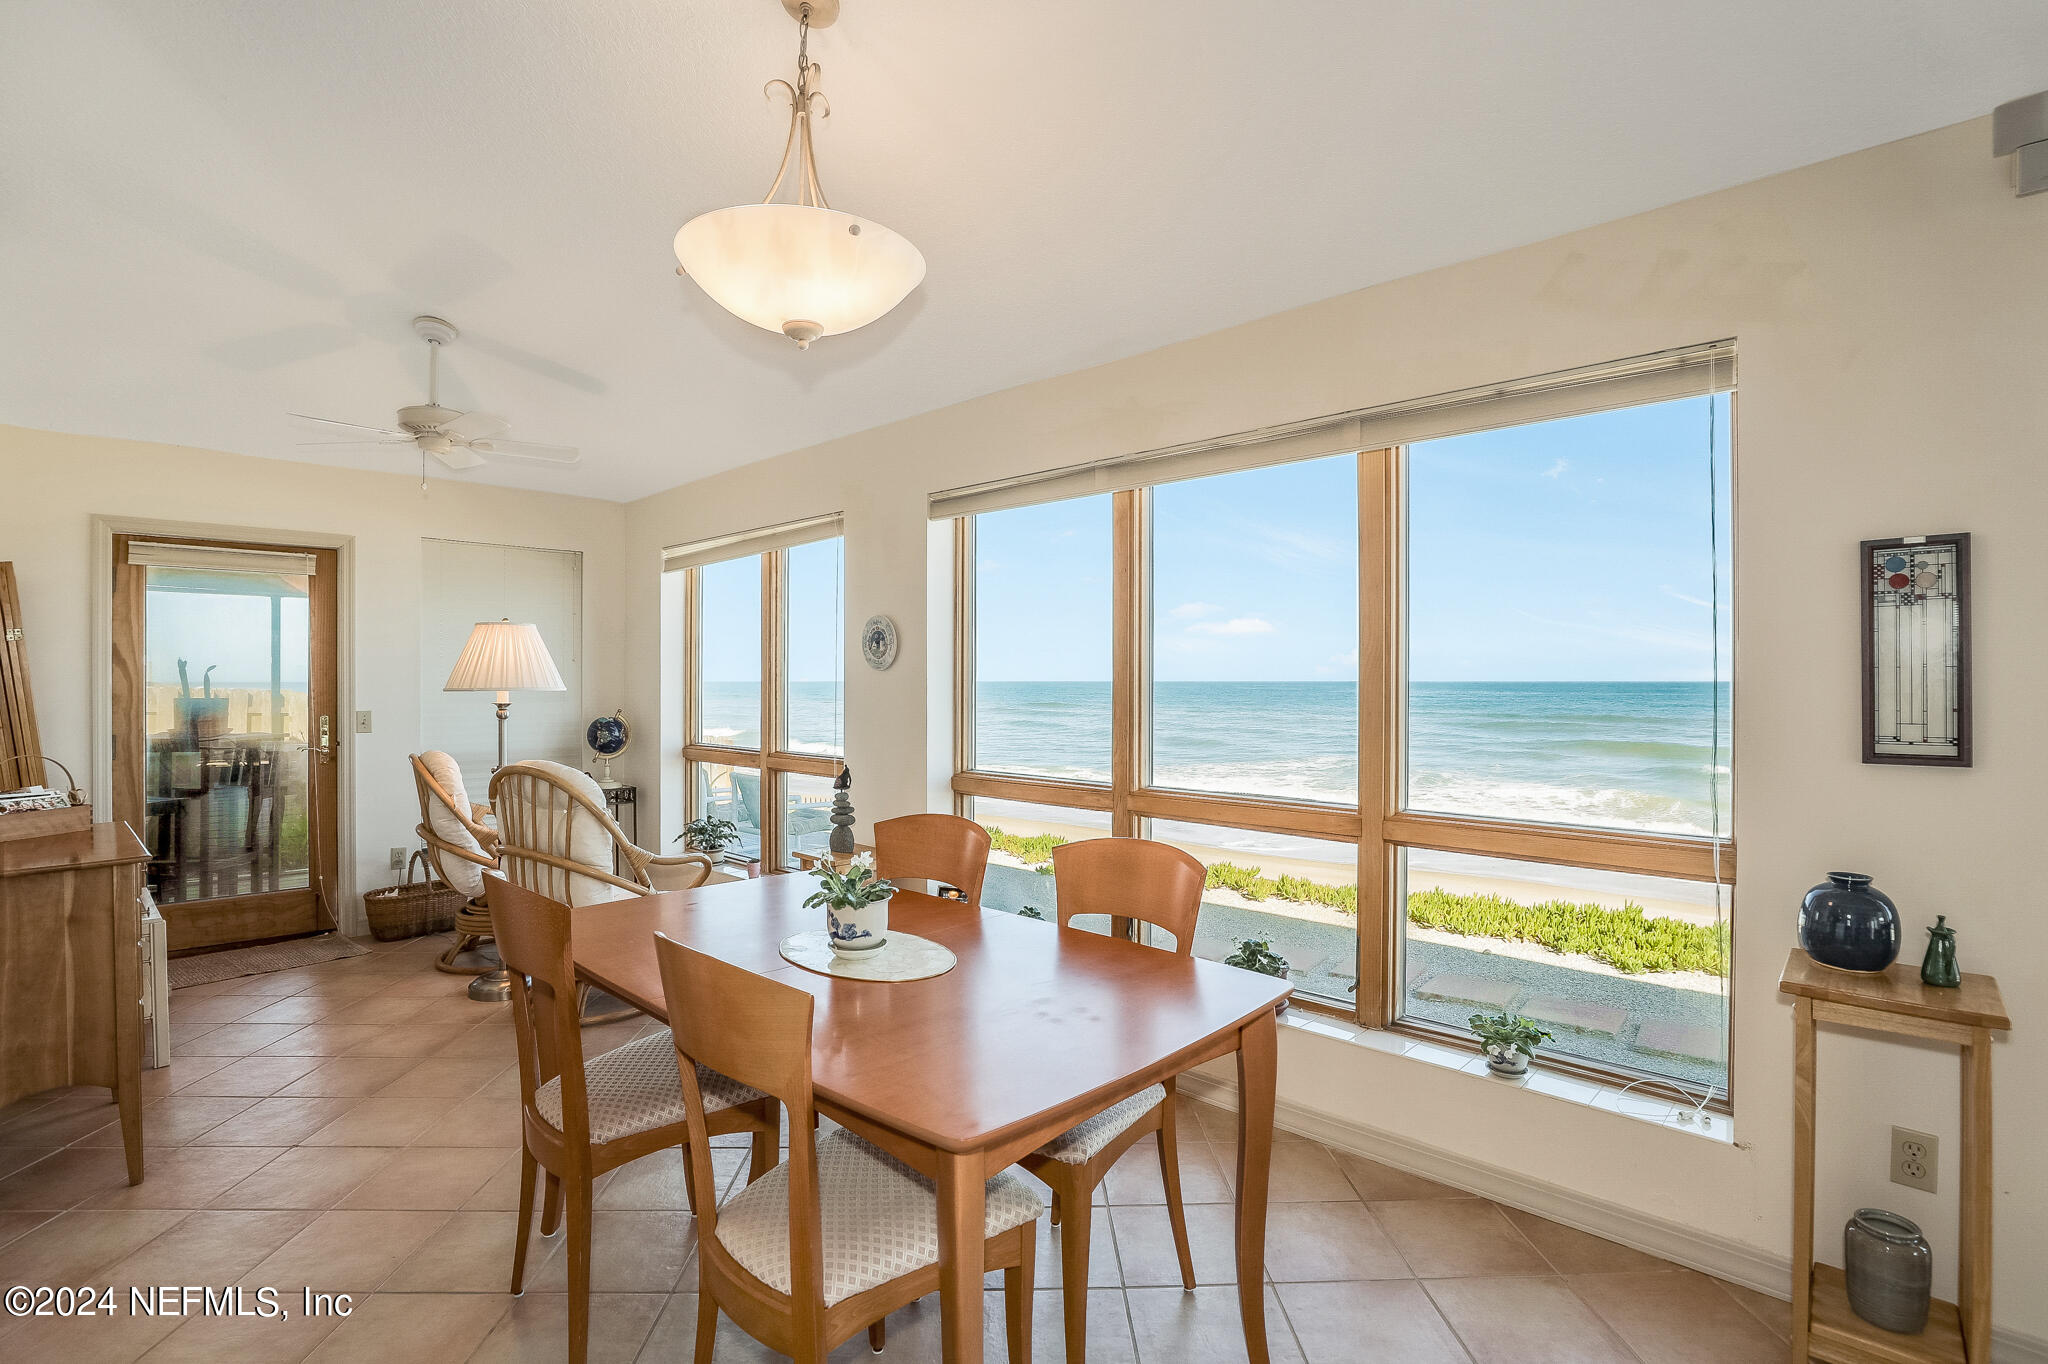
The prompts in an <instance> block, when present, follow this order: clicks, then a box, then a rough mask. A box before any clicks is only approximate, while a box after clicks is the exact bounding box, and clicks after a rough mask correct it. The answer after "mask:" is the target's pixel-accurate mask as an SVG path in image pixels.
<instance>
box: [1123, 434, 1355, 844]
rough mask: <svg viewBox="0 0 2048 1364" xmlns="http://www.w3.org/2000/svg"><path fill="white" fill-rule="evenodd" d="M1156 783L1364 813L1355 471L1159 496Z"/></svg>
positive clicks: (1263, 472)
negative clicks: (1360, 789)
mask: <svg viewBox="0 0 2048 1364" xmlns="http://www.w3.org/2000/svg"><path fill="white" fill-rule="evenodd" d="M1151 544H1152V675H1153V679H1154V680H1153V683H1152V784H1153V785H1154V786H1166V787H1179V788H1181V789H1183V790H1192V791H1222V792H1227V793H1229V794H1232V795H1240V796H1265V797H1277V798H1280V799H1286V800H1312V801H1321V802H1327V803H1330V804H1335V805H1355V804H1357V803H1358V457H1357V456H1356V455H1339V456H1337V457H1336V458H1334V459H1316V460H1306V461H1303V462H1302V463H1299V464H1286V465H1280V466H1277V467H1275V468H1270V469H1248V470H1246V471H1244V472H1242V473H1235V474H1220V475H1217V476H1215V477H1212V478H1195V479H1189V480H1187V481H1186V482H1184V483H1168V484H1164V485H1162V486H1160V487H1158V488H1155V489H1154V490H1153V492H1152V536H1151Z"/></svg>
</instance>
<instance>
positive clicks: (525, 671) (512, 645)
mask: <svg viewBox="0 0 2048 1364" xmlns="http://www.w3.org/2000/svg"><path fill="white" fill-rule="evenodd" d="M568 689H569V688H568V687H567V686H566V685H565V684H564V683H563V681H562V674H561V673H559V672H557V671H556V670H555V660H554V659H553V657H551V656H550V655H549V653H548V646H547V645H546V644H545V643H543V642H542V640H541V637H540V627H539V626H536V625H514V624H513V623H512V622H511V621H509V620H484V621H478V622H477V625H476V628H475V629H474V630H471V631H470V632H469V642H468V643H466V644H464V645H463V646H462V657H460V658H458V659H456V660H455V670H454V671H453V672H451V673H449V674H448V681H447V684H446V685H444V686H443V687H442V688H441V690H442V691H567V690H568Z"/></svg>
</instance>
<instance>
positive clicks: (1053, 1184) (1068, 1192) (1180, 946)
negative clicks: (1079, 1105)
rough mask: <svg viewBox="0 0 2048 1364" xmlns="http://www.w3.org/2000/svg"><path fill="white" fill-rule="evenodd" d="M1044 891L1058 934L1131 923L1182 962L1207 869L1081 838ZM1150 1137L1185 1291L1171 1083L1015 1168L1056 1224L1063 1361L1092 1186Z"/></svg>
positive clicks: (1139, 846)
mask: <svg viewBox="0 0 2048 1364" xmlns="http://www.w3.org/2000/svg"><path fill="white" fill-rule="evenodd" d="M1052 872H1053V895H1054V897H1055V899H1054V903H1055V904H1057V905H1058V907H1059V921H1060V927H1061V928H1062V929H1065V928H1067V927H1068V925H1069V923H1070V922H1071V920H1072V919H1073V918H1074V916H1075V915H1077V914H1107V915H1109V916H1110V917H1111V918H1112V919H1136V920H1139V921H1141V922H1143V923H1148V924H1152V925H1154V926H1155V927H1158V928H1163V929H1165V930H1166V931H1167V932H1169V933H1171V934H1173V950H1174V951H1175V952H1176V953H1177V954H1179V955H1180V956H1183V957H1186V956H1192V955H1193V954H1194V950H1195V921H1196V919H1197V917H1198V916H1199V915H1200V913H1201V909H1202V888H1203V885H1204V883H1205V882H1206V881H1207V879H1208V872H1207V871H1205V870H1204V869H1203V867H1202V864H1201V863H1200V862H1198V861H1196V860H1195V859H1194V858H1192V857H1190V856H1189V855H1188V854H1186V853H1184V852H1182V851H1181V850H1180V849H1179V848H1176V847H1173V846H1171V845H1170V844H1166V843H1155V842H1153V841H1151V840H1150V839H1145V838H1091V839H1089V840H1087V841H1086V842H1082V843H1062V844H1060V845H1059V846H1058V847H1056V848H1054V849H1053V850H1052ZM1148 1132H1156V1133H1158V1135H1159V1178H1160V1180H1161V1181H1162V1182H1163V1183H1164V1184H1165V1185H1166V1216H1167V1220H1168V1221H1169V1222H1170V1223H1171V1224H1172V1226H1173V1248H1174V1251H1175V1253H1176V1254H1178V1255H1179V1256H1180V1281H1181V1285H1182V1287H1184V1288H1188V1289H1192V1288H1194V1286H1195V1264H1194V1260H1193V1258H1192V1257H1191V1256H1190V1255H1189V1253H1188V1224H1187V1216H1186V1213H1185V1212H1184V1211H1183V1210H1182V1208H1181V1199H1180V1151H1179V1148H1178V1146H1177V1145H1176V1142H1175V1137H1174V1081H1173V1078H1172V1077H1170V1076H1169V1077H1168V1078H1167V1079H1166V1080H1165V1081H1163V1082H1162V1083H1160V1084H1156V1085H1153V1086H1151V1087H1150V1088H1149V1089H1141V1090H1139V1091H1138V1092H1137V1093H1136V1094H1133V1095H1131V1096H1130V1097H1129V1098H1127V1099H1124V1100H1121V1101H1120V1102H1118V1103H1115V1104H1112V1105H1111V1106H1110V1107H1108V1108H1106V1109H1104V1110H1103V1111H1102V1112H1100V1113H1098V1114H1096V1115H1095V1116H1094V1117H1092V1118H1089V1119H1088V1120H1087V1121H1086V1122H1082V1123H1078V1124H1076V1125H1075V1126H1073V1127H1070V1128H1068V1129H1067V1130H1066V1131H1065V1132H1062V1133H1061V1134H1060V1135H1059V1136H1057V1137H1055V1138H1053V1139H1052V1140H1051V1141H1049V1142H1047V1143H1046V1144H1045V1145H1043V1146H1041V1147H1039V1148H1038V1149H1037V1150H1036V1151H1033V1152H1032V1153H1031V1154H1029V1155H1027V1156H1025V1157H1024V1158H1023V1159H1021V1160H1019V1161H1018V1162H1017V1163H1018V1164H1019V1165H1022V1166H1023V1167H1024V1168H1025V1169H1027V1170H1029V1171H1030V1172H1031V1173H1032V1174H1034V1175H1036V1176H1038V1178H1039V1179H1041V1180H1043V1181H1044V1182H1045V1183H1046V1185H1047V1186H1048V1187H1050V1188H1051V1189H1052V1220H1053V1225H1054V1226H1056V1227H1059V1228H1060V1285H1061V1289H1060V1291H1061V1297H1062V1299H1063V1301H1064V1303H1065V1306H1066V1333H1067V1359H1068V1360H1069V1361H1075V1362H1078V1361H1080V1360H1082V1359H1085V1358H1086V1357H1087V1353H1086V1352H1087V1340H1088V1238H1089V1234H1090V1228H1089V1225H1088V1224H1089V1220H1090V1218H1091V1217H1092V1215H1093V1209H1094V1200H1095V1189H1096V1186H1097V1185H1099V1184H1101V1183H1102V1181H1103V1179H1104V1178H1105V1177H1107V1176H1108V1174H1109V1171H1110V1167H1111V1166H1113V1165H1115V1164H1116V1163H1117V1161H1118V1160H1120V1159H1122V1157H1123V1154H1124V1152H1126V1151H1128V1150H1129V1149H1130V1148H1131V1147H1132V1146H1133V1145H1135V1144H1136V1143H1137V1142H1138V1141H1139V1140H1141V1139H1142V1138H1143V1137H1144V1136H1145V1134H1146V1133H1148Z"/></svg>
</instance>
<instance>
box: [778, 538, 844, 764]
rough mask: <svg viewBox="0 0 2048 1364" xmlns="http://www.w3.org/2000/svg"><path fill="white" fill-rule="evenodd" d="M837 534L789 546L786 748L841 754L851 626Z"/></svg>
mask: <svg viewBox="0 0 2048 1364" xmlns="http://www.w3.org/2000/svg"><path fill="white" fill-rule="evenodd" d="M843 544H844V542H843V541H842V540H840V539H839V538H838V537H837V536H835V537H833V538H832V539H830V540H818V541H815V542H813V543H811V544H808V545H798V546H796V547H795V548H793V549H791V550H790V551H789V641H788V654H787V658H788V660H789V662H788V665H787V669H786V671H787V673H788V676H789V695H788V700H787V702H786V706H787V709H788V718H787V721H786V723H785V726H784V728H785V729H786V730H787V733H786V734H785V736H784V740H785V741H784V743H783V749H784V751H786V752H790V753H823V754H827V755H829V756H831V757H838V756H839V755H840V754H842V753H844V752H845V751H846V750H845V748H844V747H843V746H842V741H841V734H842V732H843V731H842V730H841V728H840V718H839V717H840V709H839V707H840V701H839V678H840V670H841V669H842V667H844V660H845V647H846V646H845V639H846V631H845V628H844V622H843V621H842V619H841V606H840V588H839V584H840V554H841V546H842V545H843Z"/></svg>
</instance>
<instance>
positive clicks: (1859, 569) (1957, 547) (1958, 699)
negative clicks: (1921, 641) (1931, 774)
mask: <svg viewBox="0 0 2048 1364" xmlns="http://www.w3.org/2000/svg"><path fill="white" fill-rule="evenodd" d="M1942 548H1951V549H1953V552H1954V555H1955V565H1954V575H1955V582H1954V590H1953V597H1954V600H1955V604H1956V611H1955V620H1954V624H1953V640H1954V646H1955V657H1956V668H1955V684H1954V691H1955V743H1954V749H1955V751H1954V752H1953V753H1924V754H1923V753H1898V752H1889V753H1881V752H1879V751H1878V743H1879V739H1878V732H1877V707H1878V697H1879V678H1878V672H1879V669H1880V668H1881V667H1886V666H1894V665H1895V660H1893V659H1880V658H1879V657H1878V654H1877V627H1878V620H1877V605H1878V595H1879V593H1880V591H1882V590H1883V589H1884V586H1885V580H1884V578H1883V577H1882V576H1881V572H1882V569H1881V563H1880V561H1879V559H1878V556H1879V555H1880V554H1884V555H1887V556H1889V555H1890V554H1892V553H1893V552H1905V553H1908V554H1910V553H1911V552H1912V551H1921V552H1925V551H1926V550H1928V549H1942ZM1856 583H1857V591H1858V592H1859V593H1860V594H1861V600H1862V610H1861V620H1862V630H1863V646H1862V659H1863V689H1862V690H1863V725H1862V728H1863V761H1865V762H1867V763H1889V764H1895V765H1899V766H1906V767H1969V766H1970V765H1971V761H1972V758H1971V750H1972V743H1973V740H1974V725H1973V722H1972V717H1971V682H1970V537H1969V535H1968V533H1966V532H1961V533H1955V534H1949V535H1906V536H1900V537H1899V538H1897V539H1892V540H1865V541H1863V542H1862V544H1861V545H1859V546H1858V547H1857V560H1856ZM1888 742H1889V741H1888Z"/></svg>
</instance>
